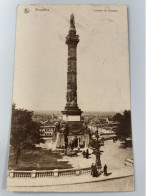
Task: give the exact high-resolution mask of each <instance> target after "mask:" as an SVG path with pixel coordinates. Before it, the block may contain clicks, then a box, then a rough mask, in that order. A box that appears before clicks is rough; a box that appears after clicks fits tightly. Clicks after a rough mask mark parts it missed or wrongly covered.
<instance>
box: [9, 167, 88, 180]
mask: <svg viewBox="0 0 146 196" xmlns="http://www.w3.org/2000/svg"><path fill="white" fill-rule="evenodd" d="M90 172H91V168H90V167H88V168H79V169H60V170H59V169H54V170H42V171H36V170H32V171H15V170H9V171H8V177H11V178H40V177H59V176H72V175H75V176H79V175H81V174H88V173H90Z"/></svg>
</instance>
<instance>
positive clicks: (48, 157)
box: [8, 147, 72, 170]
mask: <svg viewBox="0 0 146 196" xmlns="http://www.w3.org/2000/svg"><path fill="white" fill-rule="evenodd" d="M57 159H62V156H61V155H60V154H58V153H53V152H51V151H50V150H48V149H44V148H40V147H37V148H35V149H31V150H30V149H29V150H28V149H25V150H23V151H22V152H21V154H20V158H19V161H18V164H16V163H15V161H16V154H15V152H14V151H12V149H10V155H9V164H8V168H9V169H14V170H52V169H69V168H72V166H71V165H70V164H68V161H59V162H57Z"/></svg>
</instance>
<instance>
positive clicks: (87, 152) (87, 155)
mask: <svg viewBox="0 0 146 196" xmlns="http://www.w3.org/2000/svg"><path fill="white" fill-rule="evenodd" d="M88 158H89V150H88V149H87V150H86V159H88Z"/></svg>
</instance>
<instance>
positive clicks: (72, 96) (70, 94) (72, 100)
mask: <svg viewBox="0 0 146 196" xmlns="http://www.w3.org/2000/svg"><path fill="white" fill-rule="evenodd" d="M66 100H67V103H69V105H70V106H75V105H77V93H76V91H75V90H71V89H68V90H67V95H66Z"/></svg>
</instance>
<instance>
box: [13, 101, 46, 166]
mask: <svg viewBox="0 0 146 196" xmlns="http://www.w3.org/2000/svg"><path fill="white" fill-rule="evenodd" d="M32 116H33V112H32V111H28V110H24V109H16V105H15V104H13V105H12V119H11V135H10V144H11V146H12V148H13V149H14V152H15V153H16V164H18V160H19V157H20V154H21V152H22V150H23V149H26V148H32V147H35V144H40V143H44V140H43V139H42V136H41V131H40V124H39V123H37V122H34V121H33V120H32Z"/></svg>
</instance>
